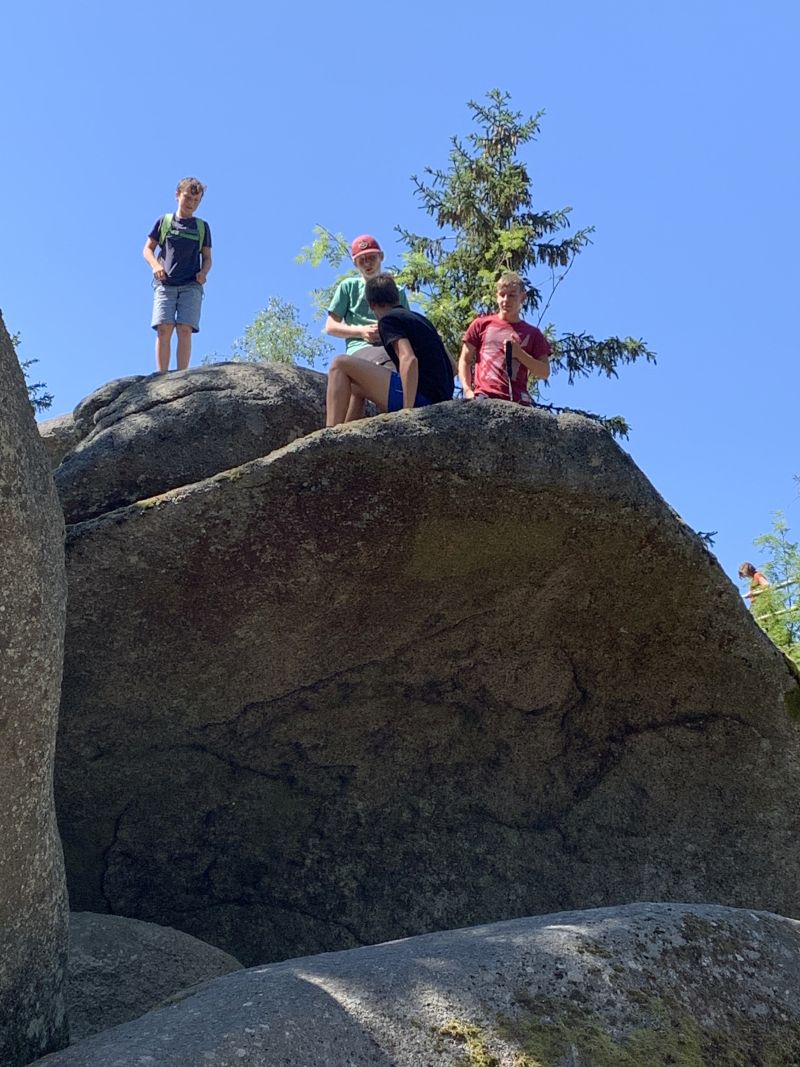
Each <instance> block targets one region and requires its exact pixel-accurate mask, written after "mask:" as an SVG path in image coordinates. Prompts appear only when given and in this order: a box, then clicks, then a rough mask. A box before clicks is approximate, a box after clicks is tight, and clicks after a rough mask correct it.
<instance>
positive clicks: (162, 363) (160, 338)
mask: <svg viewBox="0 0 800 1067" xmlns="http://www.w3.org/2000/svg"><path fill="white" fill-rule="evenodd" d="M174 329H175V327H174V326H173V325H172V323H171V322H163V323H161V325H160V326H156V369H157V370H158V372H159V374H166V373H167V371H168V370H169V355H170V348H171V346H172V331H173V330H174Z"/></svg>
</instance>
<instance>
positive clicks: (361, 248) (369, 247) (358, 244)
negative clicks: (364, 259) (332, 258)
mask: <svg viewBox="0 0 800 1067" xmlns="http://www.w3.org/2000/svg"><path fill="white" fill-rule="evenodd" d="M382 251H383V249H382V248H381V246H380V245H379V244H378V242H377V241H376V240H375V238H374V237H372V236H371V234H368V233H362V234H361V236H360V237H356V239H355V240H354V241H353V243H352V244H351V245H350V255H351V256H352V257H353V259H354V260H355V259H358V257H359V256H364V255H366V254H367V252H382Z"/></svg>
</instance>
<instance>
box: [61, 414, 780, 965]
mask: <svg viewBox="0 0 800 1067" xmlns="http://www.w3.org/2000/svg"><path fill="white" fill-rule="evenodd" d="M67 551H68V573H69V581H70V608H69V619H68V636H67V650H66V668H65V682H64V695H63V705H62V718H61V733H60V742H59V755H58V761H57V797H58V804H59V812H60V821H61V827H62V832H63V837H64V843H65V850H66V856H67V864H68V878H69V885H70V892H71V895H72V902H73V907H74V908H78V909H80V908H86V909H91V910H103V909H107V908H110V909H112V910H113V911H115V912H117V913H120V914H126V915H132V916H135V917H137V918H142V919H146V920H150V921H156V922H159V923H161V924H163V925H170V926H176V927H178V928H179V929H183V930H186V931H188V932H190V933H193V934H195V935H196V936H198V937H202V938H203V939H204V940H207V941H210V942H211V943H212V944H216V945H220V946H221V947H224V948H225V949H227V950H228V951H230V952H232V953H233V954H234V955H235V956H237V957H238V958H239V959H241V960H243V961H244V962H245V963H246V964H248V963H254V962H262V961H268V960H275V959H280V958H286V957H288V956H292V955H300V954H305V953H309V952H314V951H320V950H328V949H336V948H345V947H351V946H353V945H358V944H365V943H374V942H377V941H381V940H386V939H388V938H393V937H400V936H405V935H408V934H413V933H419V932H423V931H428V930H432V929H444V928H451V927H455V926H460V925H465V924H474V923H476V922H481V921H489V920H495V919H498V918H508V917H512V916H514V915H520V914H537V913H540V912H544V911H551V910H555V909H562V908H565V907H582V906H594V905H605V904H610V903H615V902H619V901H621V900H629V899H686V900H702V899H711V900H718V901H720V902H722V903H726V904H732V905H752V906H758V907H764V908H768V909H770V910H779V911H781V912H783V913H785V914H797V913H798V912H799V911H800V855H798V852H797V850H796V849H795V847H794V841H795V839H796V826H797V815H796V810H795V809H796V803H795V798H796V796H797V795H798V786H800V781H799V780H798V770H799V769H798V759H797V757H798V734H797V726H796V725H795V723H794V721H792V720H791V719H790V717H789V715H788V713H787V705H786V700H787V699H788V700H789V701H790V702H791V701H792V700H794V701H795V702H796V700H797V695H798V686H797V677H796V675H795V674H794V673H793V672H792V670H791V669H790V667H789V666H788V665H787V661H786V660H785V659H784V658H783V656H782V655H781V654H780V653H779V652H777V651H776V650H775V648H774V646H772V645H771V644H770V642H769V641H768V639H767V638H766V637H765V635H764V634H762V633H761V631H760V630H759V629H758V628H757V627H756V625H755V624H754V623H753V621H752V620H751V618H750V617H749V615H748V613H747V611H746V610H745V608H744V606H743V604H742V602H741V598H740V596H739V594H738V592H737V590H736V589H735V588H734V586H733V585H732V583H731V582H730V581H729V580H728V579H727V578H726V577H725V575H724V574H723V573H722V571H721V570H720V568H719V566H718V564H717V562H716V560H715V559H714V558H713V556H711V555H710V554H709V552H708V551H707V550H706V549H705V548H704V546H703V544H702V543H701V541H700V540H699V538H698V537H697V536H695V535H694V534H693V533H692V531H691V530H689V529H688V528H687V527H686V526H685V525H684V524H683V523H682V522H681V520H680V519H679V518H678V517H677V516H676V515H675V514H674V513H673V512H672V511H671V510H670V508H669V507H668V506H667V505H666V504H665V503H664V501H663V500H662V499H661V498H660V497H659V495H658V494H657V493H656V492H655V490H654V489H653V488H652V486H651V485H650V484H649V483H648V481H647V480H646V479H645V477H644V476H643V475H642V474H641V472H640V471H639V470H638V469H637V468H636V466H635V465H634V464H633V462H632V461H631V459H630V458H629V457H628V456H627V455H626V454H625V453H624V452H622V450H621V449H620V448H618V447H617V445H616V444H615V443H614V442H613V440H612V439H611V438H610V437H609V436H608V434H607V433H606V432H605V431H604V430H603V429H602V428H601V427H599V426H598V425H596V424H595V423H593V422H591V421H589V420H586V419H583V418H581V417H578V416H571V415H563V416H560V417H558V418H557V417H555V416H553V415H550V414H548V413H545V412H541V411H526V410H524V409H522V408H519V407H517V406H511V405H508V404H504V403H503V402H502V401H496V402H490V401H487V402H485V403H480V404H477V403H476V404H465V403H458V402H453V403H449V404H441V405H437V406H435V407H433V408H430V409H428V410H424V411H417V412H408V413H400V414H397V415H389V416H381V417H378V418H374V419H370V420H366V421H363V422H360V423H355V424H352V425H351V426H349V427H342V428H337V429H335V430H323V431H320V432H317V433H314V434H311V435H310V436H308V437H305V438H303V439H302V440H300V441H295V442H294V443H293V444H291V445H289V446H287V447H285V448H283V449H281V450H279V451H277V452H275V453H273V454H272V455H270V456H268V457H266V458H264V459H259V460H256V461H254V462H251V463H249V464H247V465H245V466H242V467H240V468H237V469H234V470H231V471H227V472H225V473H223V474H220V475H218V476H216V477H214V478H210V479H208V480H206V481H203V482H200V483H197V484H196V485H192V486H188V487H186V488H184V489H180V490H176V491H174V492H170V493H166V494H164V495H163V496H161V497H158V498H156V499H154V500H149V501H146V502H144V503H143V504H139V505H135V506H133V507H129V508H126V509H123V510H119V511H116V512H114V513H113V514H109V515H107V516H104V517H102V518H100V519H96V520H94V521H90V522H85V523H82V524H79V525H76V526H73V527H72V528H71V529H70V531H69V534H68V549H67Z"/></svg>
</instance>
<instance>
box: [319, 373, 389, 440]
mask: <svg viewBox="0 0 800 1067" xmlns="http://www.w3.org/2000/svg"><path fill="white" fill-rule="evenodd" d="M391 379H392V375H391V372H390V371H389V370H387V369H386V368H385V367H378V366H376V365H375V364H374V363H369V362H368V361H367V360H365V359H359V358H358V356H337V357H336V358H335V359H334V361H333V363H331V366H330V370H329V371H328V396H327V421H326V423H325V425H326V426H338V425H339V423H341V422H344V421H345V419H346V418H347V414H348V412H349V410H350V407H351V404H358V405H363V402H364V399H365V398H366V399H367V400H371V401H372V402H373V404H375V405H376V406H377V407H378V408H380V410H382V411H385V410H386V404H387V400H388V398H389V383H390V382H391Z"/></svg>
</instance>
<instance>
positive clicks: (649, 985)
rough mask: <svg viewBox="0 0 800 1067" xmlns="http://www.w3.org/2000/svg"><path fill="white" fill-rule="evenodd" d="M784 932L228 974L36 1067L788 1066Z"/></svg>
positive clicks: (720, 915) (790, 1043)
mask: <svg viewBox="0 0 800 1067" xmlns="http://www.w3.org/2000/svg"><path fill="white" fill-rule="evenodd" d="M798 1005H800V924H799V923H797V922H795V921H793V920H791V919H784V918H781V917H780V916H777V915H771V914H768V913H766V912H753V911H739V910H735V909H729V908H721V907H715V906H713V905H694V906H692V905H686V904H671V905H670V904H632V905H628V906H623V907H616V908H602V909H598V910H591V911H576V912H566V913H561V914H556V915H544V916H540V917H538V918H534V919H517V920H513V921H510V922H503V923H496V924H494V925H490V926H482V927H476V928H472V929H466V930H454V931H450V932H448V933H440V934H429V935H427V936H424V937H415V938H411V939H409V940H407V941H400V942H395V943H393V944H387V945H374V946H372V947H369V948H360V949H353V950H351V951H348V952H336V953H330V954H327V955H323V956H312V957H308V958H306V959H299V960H291V961H289V962H286V963H276V964H272V965H271V966H266V967H258V968H253V969H252V970H248V971H239V972H237V973H235V974H232V975H229V976H227V977H225V978H219V979H216V980H214V981H212V982H209V983H207V984H205V985H203V986H201V987H199V988H197V989H195V990H193V991H188V992H187V995H186V997H185V999H182V1000H178V1001H176V1002H175V1003H173V1004H171V1005H170V1006H168V1007H165V1008H162V1009H160V1010H158V1011H154V1012H150V1013H149V1014H148V1015H145V1016H143V1017H142V1018H140V1019H137V1020H136V1021H135V1022H132V1023H128V1024H127V1025H125V1026H120V1027H116V1028H115V1029H113V1030H108V1031H106V1032H105V1033H102V1034H98V1035H96V1036H95V1037H93V1038H89V1039H88V1040H87V1041H84V1042H81V1043H80V1044H78V1045H73V1046H72V1048H70V1049H69V1050H67V1051H65V1052H60V1053H57V1054H56V1055H54V1056H49V1057H47V1059H45V1060H42V1061H41V1063H42V1065H43V1067H44V1065H47V1067H142V1065H145V1064H149V1065H157V1067H199V1065H200V1064H202V1065H203V1067H238V1065H240V1064H241V1065H244V1067H274V1065H277V1064H281V1065H284V1067H335V1065H344V1064H348V1065H353V1067H356V1065H358V1067H366V1065H372V1067H431V1065H432V1064H436V1065H437V1067H463V1065H465V1064H471V1065H478V1064H480V1065H485V1067H667V1065H669V1064H672V1065H685V1067H725V1065H733V1064H769V1065H770V1067H795V1065H796V1064H797V1063H798V1062H800V1008H798Z"/></svg>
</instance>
